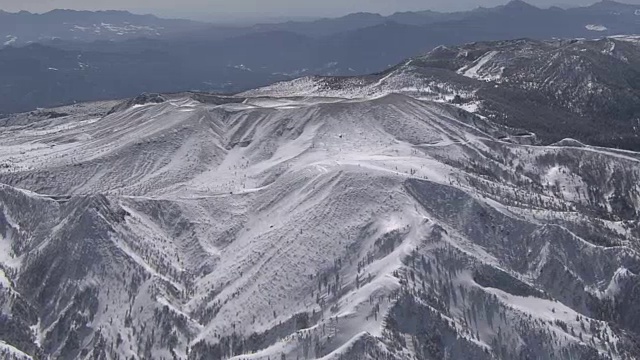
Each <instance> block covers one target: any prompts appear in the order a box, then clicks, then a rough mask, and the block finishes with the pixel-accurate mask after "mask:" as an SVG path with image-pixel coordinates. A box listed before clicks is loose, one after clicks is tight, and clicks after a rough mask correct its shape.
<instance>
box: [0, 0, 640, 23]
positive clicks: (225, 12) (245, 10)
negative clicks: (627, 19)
mask: <svg viewBox="0 0 640 360" xmlns="http://www.w3.org/2000/svg"><path fill="white" fill-rule="evenodd" d="M506 1H507V0H0V9H2V10H5V11H12V12H13V11H19V10H27V11H31V12H45V11H49V10H52V9H60V8H64V9H82V10H107V9H113V10H130V11H132V12H136V13H153V14H156V15H160V16H163V17H186V18H193V19H197V20H210V21H221V20H225V19H227V20H229V19H252V18H255V19H259V18H262V19H267V18H274V19H275V18H288V17H291V18H295V17H310V18H316V17H324V16H339V15H344V14H347V13H352V12H359V11H368V12H377V13H381V14H383V15H386V14H390V13H393V12H396V11H410V10H427V9H429V10H438V11H456V10H465V9H472V8H476V7H478V6H495V5H499V4H502V3H505V2H506ZM595 1H596V0H528V2H529V3H531V4H533V5H537V6H541V7H548V6H551V5H560V6H572V5H586V4H591V3H593V2H595ZM620 1H621V2H626V3H630V4H640V0H620Z"/></svg>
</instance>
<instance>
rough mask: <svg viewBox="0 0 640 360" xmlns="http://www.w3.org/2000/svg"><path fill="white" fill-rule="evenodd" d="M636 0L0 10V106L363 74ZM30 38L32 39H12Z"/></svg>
mask: <svg viewBox="0 0 640 360" xmlns="http://www.w3.org/2000/svg"><path fill="white" fill-rule="evenodd" d="M639 10H640V7H638V6H635V5H626V4H621V3H616V2H612V1H603V2H599V3H596V4H594V5H592V6H589V7H581V8H573V9H567V10H564V9H561V8H555V7H554V8H549V9H540V8H537V7H534V6H531V5H529V4H527V3H525V2H522V1H518V0H515V1H512V2H510V3H508V4H506V5H503V6H498V7H495V8H489V9H487V8H478V9H476V10H472V11H467V12H458V13H438V12H432V11H423V12H405V13H396V14H393V15H391V16H387V17H384V16H380V15H377V14H368V13H359V14H351V15H348V16H345V17H341V18H336V19H321V20H317V21H312V22H286V23H281V24H263V25H255V26H250V27H229V26H214V25H210V24H204V23H198V22H192V21H184V20H163V19H158V18H156V17H153V16H140V15H132V14H129V13H126V12H96V13H93V12H75V11H53V12H50V13H46V14H42V15H34V14H29V13H18V14H10V13H0V36H2V37H3V38H4V39H6V40H5V44H7V46H6V47H5V48H4V49H0V65H1V66H0V80H1V82H2V84H3V86H2V88H0V113H11V112H16V111H26V110H30V109H34V108H36V107H44V106H53V105H59V104H65V103H72V102H74V101H86V100H96V99H108V98H121V97H127V96H133V95H136V94H139V93H140V92H143V91H150V92H168V91H185V90H200V91H213V92H225V93H232V92H238V91H242V90H246V89H250V88H253V87H257V86H263V85H266V84H268V83H271V82H274V81H278V80H286V79H293V78H296V77H299V76H305V75H361V74H368V73H373V72H378V71H382V70H384V69H386V68H388V67H391V66H394V65H395V64H397V63H399V62H400V61H402V60H403V59H405V58H408V57H412V56H416V55H419V54H424V53H427V52H428V51H430V50H431V49H433V48H435V47H436V46H438V45H459V44H464V43H468V42H475V41H489V40H501V39H514V38H531V39H550V38H600V37H606V36H612V35H617V34H635V33H640V15H638V14H640V11H639ZM6 19H9V20H6ZM11 21H13V24H14V25H11ZM17 23H18V24H20V26H17V25H15V24H17ZM94 24H96V26H97V25H98V24H99V26H98V27H99V29H97V28H92V26H94ZM90 28H91V29H93V30H89V29H90ZM123 28H128V29H131V31H128V30H122V29H123ZM21 29H24V32H23V31H22V30H21ZM120 34H122V35H120ZM30 39H31V40H30ZM116 39H122V41H115V40H116ZM92 40H98V41H92ZM29 41H38V42H40V44H28V45H26V46H16V45H19V44H25V43H27V42H29Z"/></svg>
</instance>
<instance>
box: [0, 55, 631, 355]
mask: <svg viewBox="0 0 640 360" xmlns="http://www.w3.org/2000/svg"><path fill="white" fill-rule="evenodd" d="M476 46H480V45H476ZM434 54H435V53H432V54H431V56H434ZM499 58H501V56H500V54H499V53H496V54H493V55H491V54H489V55H487V54H478V55H476V56H475V58H469V59H468V60H461V61H462V63H461V64H460V66H459V67H457V68H453V69H450V70H446V71H448V73H451V74H453V75H455V76H457V78H459V79H468V84H469V88H470V89H473V86H475V85H476V84H477V82H478V81H483V82H487V81H490V82H493V83H496V84H497V83H498V80H497V77H495V76H492V77H491V79H489V80H487V79H483V80H478V79H476V78H475V76H470V75H473V74H477V75H478V76H484V75H482V74H485V70H487V69H491V68H492V65H490V64H491V62H492V61H496V60H495V59H499ZM412 61H415V60H412ZM412 63H413V62H407V63H405V64H404V65H403V66H400V67H398V68H396V69H394V70H391V71H390V72H388V73H385V74H384V75H374V76H372V77H366V78H359V79H357V78H346V79H345V78H342V79H341V78H331V79H324V80H323V81H324V84H325V85H326V84H328V83H329V84H330V85H331V86H333V88H332V89H330V90H331V91H329V90H326V91H325V92H319V90H318V86H319V85H318V83H317V82H314V79H306V80H298V81H296V82H293V83H281V84H279V85H277V86H273V87H270V88H265V89H261V90H256V91H254V92H251V93H246V94H242V95H238V96H230V97H222V96H213V95H207V94H201V93H181V94H173V95H144V96H140V97H138V98H135V99H132V100H129V101H125V102H117V101H110V102H98V103H83V104H77V105H73V106H68V107H62V108H56V109H50V110H39V111H34V112H31V113H25V114H19V115H14V116H10V117H7V118H5V119H1V120H0V183H1V184H2V185H0V250H1V251H0V256H1V257H0V313H1V314H2V315H0V322H1V323H0V354H2V355H3V356H4V357H5V358H17V359H23V358H29V357H31V358H36V359H47V358H51V359H94V358H97V359H131V358H134V359H142V358H144V359H173V358H176V359H227V358H233V359H238V360H239V359H316V358H323V359H416V358H417V359H444V358H451V359H496V358H497V359H558V358H561V359H633V358H637V357H638V356H640V348H638V345H637V344H638V335H640V325H639V324H640V318H639V316H640V315H639V314H640V312H639V311H638V303H637V301H636V299H637V298H638V296H640V294H638V289H640V287H638V285H639V284H640V278H639V277H638V275H637V274H639V273H640V256H639V254H638V250H639V243H638V240H639V236H640V228H639V226H638V215H639V214H638V209H639V207H640V186H639V185H638V184H640V153H637V152H632V151H624V150H616V149H611V148H601V147H594V146H588V145H585V144H582V143H580V142H578V141H576V140H571V139H564V140H562V141H560V142H557V143H553V144H550V145H546V146H541V145H535V141H533V140H532V139H531V138H532V134H523V133H522V132H521V131H518V130H514V129H513V128H510V127H507V126H503V125H500V124H498V123H496V122H495V121H492V119H490V118H488V117H486V116H484V115H482V114H481V113H480V112H478V114H474V113H473V112H470V111H467V110H477V109H474V108H472V106H471V105H469V104H468V103H464V102H460V101H458V100H460V99H458V100H456V97H455V95H458V96H459V98H463V97H464V94H463V93H462V92H461V91H458V92H456V93H454V92H451V93H449V92H447V91H445V90H446V89H447V88H445V87H444V86H441V87H439V89H440V90H441V94H440V95H439V96H436V95H434V94H436V91H435V90H434V91H433V92H428V91H424V90H421V89H419V90H415V91H414V90H412V89H411V86H410V82H407V83H405V82H404V81H405V80H407V79H409V80H407V81H412V80H411V78H410V77H406V76H402V75H399V74H401V73H402V71H404V70H403V69H407V68H408V66H411V65H412ZM505 68H507V67H506V66H505ZM434 71H436V70H434ZM444 71H445V70H443V73H444ZM487 71H488V70H487ZM488 73H491V74H492V72H491V71H488ZM505 73H506V70H505ZM453 75H452V76H453ZM500 78H503V77H500ZM460 81H463V80H460ZM358 83H360V84H361V85H357V84H358ZM391 83H393V84H395V85H393V86H394V87H395V89H392V90H391V91H379V90H376V91H374V90H375V89H382V88H383V87H384V86H391V85H389V84H391ZM354 84H356V85H354ZM372 84H373V85H372ZM302 85H304V86H302ZM327 86H328V85H327ZM452 86H455V87H457V86H458V85H457V84H454V85H452ZM309 89H311V90H309ZM336 89H339V90H336ZM452 89H453V87H452ZM312 90H313V91H312ZM334 90H335V91H334ZM346 90H349V91H346ZM354 94H355V95H354ZM327 95H331V96H327ZM449 97H451V101H445V100H447V99H449ZM478 108H480V107H478ZM465 109H466V110H465Z"/></svg>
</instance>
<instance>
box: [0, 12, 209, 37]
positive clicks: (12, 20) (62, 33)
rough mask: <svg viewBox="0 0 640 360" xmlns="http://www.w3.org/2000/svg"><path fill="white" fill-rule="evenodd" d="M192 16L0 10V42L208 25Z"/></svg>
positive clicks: (150, 33) (152, 33)
mask: <svg viewBox="0 0 640 360" xmlns="http://www.w3.org/2000/svg"><path fill="white" fill-rule="evenodd" d="M208 26H209V25H208V24H206V23H199V22H196V21H190V20H176V19H171V20H169V19H160V18H158V17H155V16H153V15H135V14H131V13H129V12H126V11H96V12H93V11H76V10H53V11H50V12H47V13H44V14H33V13H30V12H27V11H21V12H19V13H9V12H5V11H1V10H0V46H2V45H4V46H8V45H24V44H29V43H33V42H44V41H50V40H53V39H63V40H69V41H95V40H126V39H131V38H137V37H149V38H157V37H162V36H168V35H170V34H175V33H181V32H189V31H194V30H197V29H203V28H206V27H208Z"/></svg>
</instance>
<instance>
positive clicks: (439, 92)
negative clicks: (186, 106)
mask: <svg viewBox="0 0 640 360" xmlns="http://www.w3.org/2000/svg"><path fill="white" fill-rule="evenodd" d="M634 39H636V37H634V36H614V37H608V38H602V39H599V40H551V41H536V40H528V39H520V40H506V41H492V42H478V43H470V44H466V45H462V46H450V47H445V46H440V47H437V48H435V49H434V50H432V51H431V52H429V53H428V54H426V55H424V56H419V57H416V58H413V59H409V60H407V61H404V62H402V63H400V64H398V65H397V66H395V67H392V68H390V69H389V70H386V71H384V72H382V73H379V74H374V75H370V76H364V77H362V76H359V77H349V78H341V77H307V78H301V79H297V80H294V81H290V82H282V83H277V84H273V85H270V86H267V87H264V88H260V89H255V90H251V91H248V92H246V93H245V95H248V96H295V95H306V96H335V97H347V98H371V97H377V96H384V95H387V94H391V93H402V94H406V95H409V96H412V97H416V98H421V99H428V100H433V101H439V102H448V103H451V104H454V105H456V106H458V107H460V108H462V109H464V110H466V111H471V112H474V113H476V114H478V115H481V116H484V117H486V118H488V119H490V120H491V121H493V122H494V123H499V124H503V125H507V126H509V127H511V128H516V129H526V130H528V131H533V132H535V133H536V135H537V136H538V139H539V140H540V141H541V142H540V143H544V144H550V143H554V142H557V141H560V140H562V139H563V138H567V137H571V138H577V139H578V140H580V141H582V142H585V143H589V144H592V145H598V146H607V147H620V148H624V149H628V150H636V151H637V150H640V140H639V139H640V137H639V136H640V127H639V126H638V116H639V114H640V110H639V109H638V106H637V104H638V102H640V85H638V82H637V81H636V79H638V77H639V76H640V70H639V69H640V46H638V41H636V40H634Z"/></svg>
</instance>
